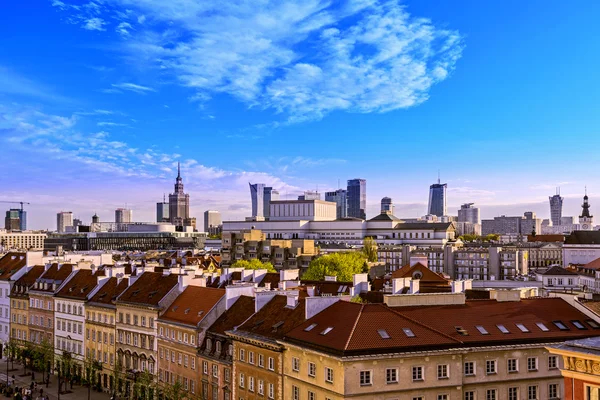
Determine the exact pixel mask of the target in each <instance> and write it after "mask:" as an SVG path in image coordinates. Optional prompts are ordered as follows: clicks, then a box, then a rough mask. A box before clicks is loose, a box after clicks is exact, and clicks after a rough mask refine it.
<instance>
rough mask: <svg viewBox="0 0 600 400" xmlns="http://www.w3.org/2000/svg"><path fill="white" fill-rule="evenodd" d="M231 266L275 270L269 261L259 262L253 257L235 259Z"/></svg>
mask: <svg viewBox="0 0 600 400" xmlns="http://www.w3.org/2000/svg"><path fill="white" fill-rule="evenodd" d="M231 268H244V269H266V270H267V271H268V272H277V271H275V268H274V267H273V264H271V263H270V262H268V261H267V262H264V263H263V262H261V261H260V260H259V259H256V258H253V259H252V260H250V261H248V260H237V261H236V262H234V263H233V264H232V265H231Z"/></svg>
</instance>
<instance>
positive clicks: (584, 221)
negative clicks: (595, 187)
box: [579, 188, 594, 231]
mask: <svg viewBox="0 0 600 400" xmlns="http://www.w3.org/2000/svg"><path fill="white" fill-rule="evenodd" d="M581 208H582V209H583V210H582V211H581V215H580V216H579V229H580V230H582V231H591V230H592V229H594V216H593V215H590V204H589V203H588V195H587V188H586V190H585V196H583V204H582V205H581Z"/></svg>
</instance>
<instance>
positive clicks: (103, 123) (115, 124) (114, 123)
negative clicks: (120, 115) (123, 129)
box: [96, 121, 129, 126]
mask: <svg viewBox="0 0 600 400" xmlns="http://www.w3.org/2000/svg"><path fill="white" fill-rule="evenodd" d="M96 125H98V126H129V125H127V124H121V123H118V122H106V121H102V122H98V123H97V124H96Z"/></svg>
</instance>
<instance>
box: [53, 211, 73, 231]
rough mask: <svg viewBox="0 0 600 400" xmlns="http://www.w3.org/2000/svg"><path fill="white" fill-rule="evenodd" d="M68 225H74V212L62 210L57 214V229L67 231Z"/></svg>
mask: <svg viewBox="0 0 600 400" xmlns="http://www.w3.org/2000/svg"><path fill="white" fill-rule="evenodd" d="M68 226H73V213H72V212H71V211H61V212H59V213H58V214H56V231H57V232H58V233H65V232H66V231H67V227H68Z"/></svg>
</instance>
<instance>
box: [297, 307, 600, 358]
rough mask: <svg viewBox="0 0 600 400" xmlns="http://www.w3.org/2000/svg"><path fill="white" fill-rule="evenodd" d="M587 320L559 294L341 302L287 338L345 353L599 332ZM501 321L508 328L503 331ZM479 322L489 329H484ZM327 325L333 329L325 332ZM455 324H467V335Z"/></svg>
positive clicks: (501, 342)
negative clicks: (421, 302)
mask: <svg viewBox="0 0 600 400" xmlns="http://www.w3.org/2000/svg"><path fill="white" fill-rule="evenodd" d="M588 319H589V318H588V317H587V316H586V315H585V314H583V313H581V312H579V311H578V310H577V309H575V308H574V307H572V306H570V305H569V304H568V303H567V302H565V301H564V300H563V299H561V298H533V299H524V300H521V301H520V302H497V301H496V300H474V301H467V302H466V304H460V305H445V306H444V305H442V306H415V307H395V308H391V307H387V306H386V305H382V304H356V303H350V302H345V301H339V302H337V303H335V304H333V305H332V306H330V307H329V308H327V309H325V310H324V311H322V312H321V313H319V314H317V315H316V316H314V317H313V318H311V319H309V320H308V321H306V322H304V323H302V324H300V325H299V326H298V327H296V328H295V329H293V330H292V331H290V332H289V333H288V334H287V336H286V340H289V341H292V342H295V343H302V344H304V345H308V346H312V347H315V348H318V349H321V350H324V351H330V352H333V353H336V354H347V355H352V354H370V353H374V352H380V353H383V352H391V351H406V350H409V349H410V351H413V350H426V349H433V348H447V347H465V346H483V345H504V344H516V343H532V342H540V341H556V340H567V339H573V338H581V337H588V336H597V335H598V334H599V333H600V331H598V330H595V329H593V328H592V326H591V325H589V324H587V322H584V321H586V320H588ZM572 320H578V321H580V322H582V323H583V326H584V327H585V328H586V329H578V328H577V327H576V326H575V325H574V324H573V323H572V322H571V321H572ZM553 321H562V323H563V324H564V325H565V327H566V328H567V329H566V330H561V329H559V328H558V327H557V326H556V325H555V324H554V323H553ZM536 323H543V324H544V325H545V326H546V327H547V329H548V331H547V332H544V331H542V330H541V329H540V328H539V327H538V326H537V325H536ZM313 324H315V325H314V326H313V327H312V328H311V329H309V330H307V328H309V327H310V326H312V325H313ZM498 324H502V325H503V326H504V327H505V328H506V329H507V330H508V331H509V332H510V333H502V332H501V331H500V329H499V328H498V327H497V325H498ZM516 324H522V325H523V326H524V327H525V328H526V329H527V330H528V332H522V331H521V329H519V327H518V326H517V325H516ZM477 325H480V326H482V327H483V328H484V329H485V330H486V331H487V332H488V334H485V335H484V334H481V333H480V332H479V330H478V329H477V328H476V326H477ZM327 328H332V329H331V330H330V331H329V332H326V329H327ZM457 328H462V329H464V330H465V331H466V335H463V334H461V333H459V332H458V331H457ZM405 329H410V332H412V334H414V337H409V336H410V335H407V334H406V333H405ZM380 330H381V332H382V333H380V332H379V331H380ZM388 336H389V337H388Z"/></svg>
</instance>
